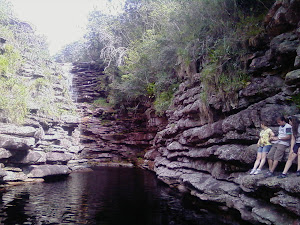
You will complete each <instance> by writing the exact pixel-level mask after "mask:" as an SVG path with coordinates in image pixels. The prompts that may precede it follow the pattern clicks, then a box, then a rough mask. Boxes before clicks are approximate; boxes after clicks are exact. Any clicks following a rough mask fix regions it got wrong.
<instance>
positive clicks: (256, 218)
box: [145, 0, 300, 224]
mask: <svg viewBox="0 0 300 225" xmlns="http://www.w3.org/2000/svg"><path fill="white" fill-rule="evenodd" d="M299 21H300V1H293V0H291V1H277V2H276V3H275V4H274V6H273V7H272V8H271V10H270V12H269V13H268V15H267V16H266V19H265V22H264V25H265V31H264V32H262V33H260V34H258V35H257V36H255V37H252V38H250V39H249V41H248V42H247V43H246V47H247V48H248V50H249V53H248V54H247V55H246V56H245V61H244V62H245V65H246V67H247V69H248V72H249V74H251V77H252V78H251V81H250V82H249V83H248V84H247V86H246V87H245V88H243V89H242V90H240V91H239V92H238V93H236V96H234V98H232V101H230V104H228V103H229V102H224V100H223V99H222V98H221V97H218V96H208V98H207V101H203V99H202V98H201V93H202V92H203V89H204V86H203V84H202V83H201V81H200V80H201V79H200V77H201V71H200V73H195V74H191V76H188V77H186V81H185V82H184V83H182V84H181V85H180V87H179V91H178V92H177V93H176V96H175V98H174V100H173V106H172V107H171V109H170V110H169V111H167V117H168V125H167V126H166V127H165V129H163V130H162V131H160V132H158V133H157V135H156V136H155V139H154V144H153V146H152V150H150V151H148V152H147V153H146V154H145V158H146V161H145V162H146V167H148V168H151V169H153V171H155V173H156V174H157V176H158V177H159V178H160V179H161V180H163V181H164V182H165V183H167V184H169V185H171V186H173V187H176V188H178V189H179V190H180V191H182V192H187V193H190V194H191V195H194V196H196V197H197V198H198V199H199V200H200V201H202V202H204V203H207V204H210V203H217V205H216V207H219V208H220V209H222V210H231V209H233V210H235V211H238V214H240V216H241V218H242V219H243V220H245V221H248V222H250V223H253V224H256V223H262V224H299V223H300V221H299V216H300V208H299V206H300V204H299V203H300V198H299V192H300V189H299V187H300V177H296V175H295V174H294V173H293V172H294V170H295V168H292V169H291V172H290V175H289V176H288V178H286V179H278V178H276V177H271V178H264V176H263V175H262V174H261V175H256V176H252V175H248V172H247V171H248V170H249V169H250V168H251V167H252V166H253V163H254V161H255V157H256V150H257V149H256V148H257V147H256V145H255V143H256V142H257V140H258V132H259V126H260V122H261V121H262V120H264V121H266V122H267V123H268V125H269V126H271V127H272V129H273V130H274V131H275V133H276V132H277V131H278V128H277V124H276V120H275V118H276V117H277V116H279V115H293V114H297V113H299V108H298V107H297V106H296V105H297V104H298V99H299V85H300V83H299V77H300V69H299V68H300V64H299V57H300V47H299V43H300V42H299V41H300V27H299V26H300V23H299ZM287 153H288V149H287ZM153 163H154V166H153ZM283 165H284V162H283V163H282V165H281V166H279V167H278V168H277V171H278V173H279V171H282V166H283ZM265 168H266V167H265Z"/></svg>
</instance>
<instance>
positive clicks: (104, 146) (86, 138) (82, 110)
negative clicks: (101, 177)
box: [72, 63, 166, 166]
mask: <svg viewBox="0 0 300 225" xmlns="http://www.w3.org/2000/svg"><path fill="white" fill-rule="evenodd" d="M72 73H73V74H74V78H73V85H74V93H76V99H77V102H76V106H77V108H78V110H79V115H80V118H81V125H80V126H81V136H80V139H81V142H82V145H83V146H84V149H83V151H82V153H81V158H82V159H87V160H88V163H89V164H90V165H106V164H107V163H109V164H110V165H112V164H113V163H116V165H125V164H127V163H128V162H129V163H130V164H131V166H132V164H138V163H139V160H141V159H142V158H141V157H142V156H143V155H144V153H145V151H146V150H147V149H148V148H149V147H150V146H151V140H153V138H154V136H155V134H156V133H157V131H158V130H159V129H160V128H161V127H164V126H165V124H166V119H165V118H159V117H157V116H156V115H155V113H154V110H153V109H151V108H148V107H147V106H144V105H142V106H141V107H136V108H135V109H133V110H131V111H124V110H116V109H113V108H112V107H111V106H110V105H109V104H108V103H107V101H106V98H107V94H108V92H107V91H106V90H105V87H106V86H107V85H108V81H106V78H105V75H104V73H103V68H102V67H101V66H97V64H95V63H75V64H74V66H73V69H72ZM99 88H100V90H102V91H99ZM130 164H129V165H130ZM127 166H128V164H127Z"/></svg>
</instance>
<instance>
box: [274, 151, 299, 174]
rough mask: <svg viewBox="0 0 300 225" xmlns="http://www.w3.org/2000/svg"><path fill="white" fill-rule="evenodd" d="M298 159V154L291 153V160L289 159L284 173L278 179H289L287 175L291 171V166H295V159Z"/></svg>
mask: <svg viewBox="0 0 300 225" xmlns="http://www.w3.org/2000/svg"><path fill="white" fill-rule="evenodd" d="M296 157H297V154H295V153H294V152H290V154H289V158H288V160H287V161H286V163H285V166H284V169H283V172H282V174H280V175H279V176H278V178H285V177H287V175H286V174H287V172H288V171H289V169H290V167H291V165H292V164H293V161H294V159H295V158H296Z"/></svg>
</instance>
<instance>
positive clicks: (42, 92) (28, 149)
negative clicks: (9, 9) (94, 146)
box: [0, 63, 82, 182]
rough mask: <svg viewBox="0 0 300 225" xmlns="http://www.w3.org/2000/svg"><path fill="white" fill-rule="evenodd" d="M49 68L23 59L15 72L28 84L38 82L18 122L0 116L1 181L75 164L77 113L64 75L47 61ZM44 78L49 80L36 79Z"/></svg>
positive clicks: (45, 174)
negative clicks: (19, 122)
mask: <svg viewBox="0 0 300 225" xmlns="http://www.w3.org/2000/svg"><path fill="white" fill-rule="evenodd" d="M51 67H52V68H51ZM49 68H51V70H50V71H51V72H49V71H48V72H47V74H46V73H45V71H43V70H41V68H40V67H39V66H37V65H34V64H29V63H25V64H24V65H22V66H21V70H20V71H19V72H18V76H19V77H21V78H24V77H25V78H26V81H27V84H28V85H29V86H30V85H32V84H34V85H36V84H37V83H38V81H39V83H38V84H39V85H40V86H39V88H38V89H37V90H35V89H33V90H35V91H32V92H31V96H30V98H29V99H28V103H27V104H28V105H27V107H28V110H29V112H30V113H29V114H28V116H27V117H26V118H25V121H24V123H23V124H22V125H16V124H14V123H8V122H7V121H6V118H5V117H2V119H1V121H2V122H1V123H0V163H1V164H0V165H1V169H0V171H1V172H0V176H1V178H2V179H1V180H2V182H15V181H27V180H32V179H36V178H45V177H48V176H53V175H67V174H69V173H70V172H71V171H72V169H74V168H76V166H78V163H76V162H77V160H78V158H79V157H78V156H79V152H81V150H82V147H81V145H80V143H79V133H80V131H79V117H78V116H77V115H76V108H75V106H74V104H73V103H72V100H71V98H70V96H69V94H68V82H67V80H68V77H65V75H66V74H64V73H63V71H62V70H61V69H60V68H59V67H56V66H55V65H54V64H50V63H49ZM41 78H42V79H41ZM47 80H51V84H50V83H47V85H43V84H41V82H40V81H43V82H46V81H47ZM45 110H47V111H50V113H46V112H45ZM68 163H69V165H68Z"/></svg>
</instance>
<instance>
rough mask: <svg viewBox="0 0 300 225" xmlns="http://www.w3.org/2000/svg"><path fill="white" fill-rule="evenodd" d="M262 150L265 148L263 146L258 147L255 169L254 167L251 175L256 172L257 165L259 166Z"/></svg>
mask: <svg viewBox="0 0 300 225" xmlns="http://www.w3.org/2000/svg"><path fill="white" fill-rule="evenodd" d="M262 150H263V147H258V150H257V155H256V160H255V163H254V166H253V169H252V170H251V172H250V174H251V175H252V174H254V173H255V171H256V169H257V167H258V166H259V164H260V161H261V155H262Z"/></svg>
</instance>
